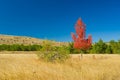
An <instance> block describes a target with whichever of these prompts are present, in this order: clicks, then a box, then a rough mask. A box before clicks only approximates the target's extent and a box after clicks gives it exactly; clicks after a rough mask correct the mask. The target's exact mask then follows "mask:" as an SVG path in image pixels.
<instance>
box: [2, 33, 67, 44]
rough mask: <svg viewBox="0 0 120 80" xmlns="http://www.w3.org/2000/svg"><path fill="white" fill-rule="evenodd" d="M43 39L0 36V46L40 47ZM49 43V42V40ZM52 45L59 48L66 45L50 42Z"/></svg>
mask: <svg viewBox="0 0 120 80" xmlns="http://www.w3.org/2000/svg"><path fill="white" fill-rule="evenodd" d="M44 41H45V40H44V39H38V38H33V37H26V36H13V35H0V44H7V45H12V44H23V45H42V44H43V42H44ZM49 41H50V40H49ZM51 42H52V45H56V46H60V45H66V43H64V42H55V41H51Z"/></svg>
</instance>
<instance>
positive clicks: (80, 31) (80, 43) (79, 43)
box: [71, 19, 92, 49]
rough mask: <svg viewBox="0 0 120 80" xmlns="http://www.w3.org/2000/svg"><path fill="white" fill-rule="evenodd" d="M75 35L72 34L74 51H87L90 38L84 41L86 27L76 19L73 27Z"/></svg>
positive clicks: (90, 42) (90, 41)
mask: <svg viewBox="0 0 120 80" xmlns="http://www.w3.org/2000/svg"><path fill="white" fill-rule="evenodd" d="M75 30H76V34H74V33H72V34H71V35H72V39H73V40H74V48H76V49H88V48H90V46H91V44H92V36H91V35H89V36H88V39H86V38H85V37H86V34H85V30H86V26H85V24H84V23H83V22H82V20H81V19H78V21H77V23H76V25H75Z"/></svg>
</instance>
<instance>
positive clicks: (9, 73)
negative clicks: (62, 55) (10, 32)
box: [0, 51, 120, 80]
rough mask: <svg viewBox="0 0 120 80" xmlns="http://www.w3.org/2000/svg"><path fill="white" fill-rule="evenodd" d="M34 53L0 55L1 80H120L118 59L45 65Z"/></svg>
mask: <svg viewBox="0 0 120 80" xmlns="http://www.w3.org/2000/svg"><path fill="white" fill-rule="evenodd" d="M34 53H36V52H13V51H11V52H7V51H3V52H0V80H120V55H118V54H84V55H83V57H82V58H81V57H80V55H78V54H77V55H75V54H74V55H71V58H70V59H69V60H67V61H65V62H63V63H51V62H44V61H41V60H39V59H38V57H37V55H36V54H34Z"/></svg>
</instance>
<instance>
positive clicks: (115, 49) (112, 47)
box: [0, 39, 120, 54]
mask: <svg viewBox="0 0 120 80" xmlns="http://www.w3.org/2000/svg"><path fill="white" fill-rule="evenodd" d="M59 50H66V51H69V53H70V54H79V53H85V54H91V53H92V54H94V53H95V54H99V53H100V54H101V53H102V54H105V53H108V54H116V53H120V40H118V41H114V40H111V41H109V42H107V43H106V42H104V41H103V40H102V39H100V40H99V41H98V42H95V43H93V44H92V46H91V47H90V49H88V50H77V49H74V48H73V42H70V43H69V45H68V46H52V43H51V42H50V41H48V40H46V41H44V43H43V45H19V44H13V45H6V44H2V45H0V51H59Z"/></svg>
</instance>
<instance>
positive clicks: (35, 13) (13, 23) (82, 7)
mask: <svg viewBox="0 0 120 80" xmlns="http://www.w3.org/2000/svg"><path fill="white" fill-rule="evenodd" d="M79 17H81V18H82V20H83V22H84V23H85V24H86V25H87V30H86V33H87V35H88V34H91V35H92V37H93V42H96V41H98V40H99V39H100V38H102V39H103V40H104V41H109V40H118V39H120V1H119V0H0V34H9V35H19V36H30V37H36V38H41V39H51V40H56V41H72V39H71V35H70V33H71V32H75V29H74V25H75V23H76V21H77V19H78V18H79Z"/></svg>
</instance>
